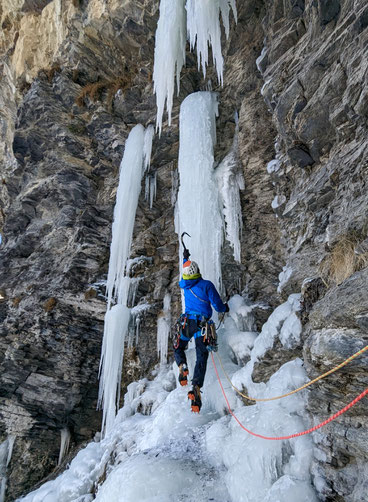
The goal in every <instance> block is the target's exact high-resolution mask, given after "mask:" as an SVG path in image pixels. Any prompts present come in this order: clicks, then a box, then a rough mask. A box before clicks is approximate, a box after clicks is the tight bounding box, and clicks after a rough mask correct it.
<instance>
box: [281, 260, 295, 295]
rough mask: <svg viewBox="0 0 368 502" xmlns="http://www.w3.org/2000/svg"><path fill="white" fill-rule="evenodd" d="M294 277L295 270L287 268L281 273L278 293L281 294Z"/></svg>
mask: <svg viewBox="0 0 368 502" xmlns="http://www.w3.org/2000/svg"><path fill="white" fill-rule="evenodd" d="M292 275H293V269H292V268H290V267H288V266H285V267H283V269H282V271H281V272H280V273H279V285H278V286H277V292H278V293H281V292H282V290H283V288H284V286H285V285H286V284H287V282H288V280H289V279H290V277H291V276H292Z"/></svg>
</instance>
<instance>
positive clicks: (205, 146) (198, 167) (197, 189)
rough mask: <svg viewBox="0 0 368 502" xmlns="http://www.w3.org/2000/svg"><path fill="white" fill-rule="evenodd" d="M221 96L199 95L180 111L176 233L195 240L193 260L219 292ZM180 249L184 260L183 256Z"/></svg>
mask: <svg viewBox="0 0 368 502" xmlns="http://www.w3.org/2000/svg"><path fill="white" fill-rule="evenodd" d="M217 109H218V105H217V96H216V94H214V93H211V92H207V91H206V92H196V93H194V94H191V95H189V96H188V97H187V98H185V100H184V101H183V103H182V105H181V108H180V138H179V176H180V186H179V193H178V200H177V206H176V222H175V223H176V231H177V233H178V235H179V236H180V235H181V234H182V232H188V233H189V234H190V235H191V236H192V239H190V242H189V244H188V246H189V247H190V252H191V259H193V260H194V261H196V262H197V263H198V265H199V268H200V270H201V273H202V275H203V276H204V277H205V278H206V279H208V280H210V281H212V282H213V283H214V284H215V286H216V287H217V288H219V287H220V284H221V264H220V253H221V246H222V241H223V220H222V216H221V210H220V203H219V196H218V189H217V184H216V180H215V177H214V157H213V149H214V145H215V144H216V116H217ZM182 251H183V250H182V248H180V256H182Z"/></svg>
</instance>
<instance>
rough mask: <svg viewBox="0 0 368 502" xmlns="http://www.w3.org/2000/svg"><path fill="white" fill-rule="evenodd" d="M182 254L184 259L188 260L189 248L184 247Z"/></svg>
mask: <svg viewBox="0 0 368 502" xmlns="http://www.w3.org/2000/svg"><path fill="white" fill-rule="evenodd" d="M183 256H184V260H189V256H190V253H189V249H184V253H183Z"/></svg>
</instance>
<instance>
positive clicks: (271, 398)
mask: <svg viewBox="0 0 368 502" xmlns="http://www.w3.org/2000/svg"><path fill="white" fill-rule="evenodd" d="M366 350H368V345H366V346H365V347H363V348H362V349H361V350H359V351H358V352H356V353H355V354H353V355H352V356H350V357H348V358H347V359H346V360H345V361H343V362H342V363H341V364H339V365H338V366H335V368H332V369H331V370H329V371H326V373H323V375H320V376H319V377H317V378H314V379H313V380H311V381H310V382H307V383H306V384H304V385H302V386H301V387H299V388H298V389H295V390H292V391H290V392H288V393H287V394H282V395H281V396H275V397H269V398H262V399H261V398H255V397H250V396H247V395H246V394H243V393H242V392H241V391H240V390H239V389H238V388H237V387H235V385H234V384H233V383H232V381H231V379H230V377H229V375H228V374H227V373H226V371H225V368H224V366H223V364H222V361H221V358H220V356H219V355H218V354H217V357H218V360H219V362H220V365H221V368H222V371H223V372H224V375H225V377H226V379H227V380H228V382H229V383H230V385H231V386H232V387H233V389H234V390H235V391H236V392H237V393H238V394H239V395H241V396H242V397H244V398H245V399H248V400H249V401H263V402H265V401H275V400H276V399H281V398H283V397H287V396H291V395H292V394H295V393H296V392H299V391H301V390H304V389H306V388H307V387H309V386H310V385H312V384H314V383H316V382H318V381H319V380H322V378H325V377H326V376H328V375H331V374H332V373H334V372H335V371H337V370H339V369H341V368H343V367H344V366H346V365H347V364H348V363H350V362H351V361H353V360H354V359H355V358H356V357H358V356H360V355H362V354H363V353H364V352H365V351H366Z"/></svg>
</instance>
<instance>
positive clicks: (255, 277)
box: [0, 0, 368, 502]
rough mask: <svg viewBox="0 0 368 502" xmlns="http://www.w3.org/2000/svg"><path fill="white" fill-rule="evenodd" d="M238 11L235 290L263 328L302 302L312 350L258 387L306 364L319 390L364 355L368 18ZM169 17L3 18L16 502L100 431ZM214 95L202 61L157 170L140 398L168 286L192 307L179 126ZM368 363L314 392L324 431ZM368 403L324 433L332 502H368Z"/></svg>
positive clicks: (130, 7) (148, 226)
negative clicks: (117, 296) (141, 135)
mask: <svg viewBox="0 0 368 502" xmlns="http://www.w3.org/2000/svg"><path fill="white" fill-rule="evenodd" d="M237 4H238V23H237V24H235V23H234V22H233V20H232V26H231V32H230V37H229V39H228V40H227V41H225V40H224V44H223V47H224V51H223V52H224V58H225V63H226V67H225V75H224V82H225V85H224V87H223V88H220V87H216V77H215V75H214V72H213V71H212V70H209V73H208V78H210V79H211V80H212V84H213V86H214V90H215V91H217V92H218V93H219V101H220V109H219V111H220V115H219V119H218V122H217V134H218V142H217V147H216V152H215V155H216V160H217V161H218V162H220V161H221V160H222V159H223V157H224V156H225V155H226V154H227V153H228V151H229V150H230V148H231V145H232V142H233V136H234V131H235V121H234V111H235V110H237V111H238V113H239V152H238V156H239V168H240V169H241V170H242V173H243V176H244V180H245V190H244V191H242V192H241V204H242V216H243V234H242V264H241V265H238V264H236V263H235V262H234V260H233V258H232V253H231V250H230V248H229V246H228V245H225V251H224V255H223V278H224V287H225V288H226V291H227V292H228V293H235V292H242V293H243V294H244V295H247V296H248V298H249V299H250V300H251V301H253V302H257V303H259V304H260V305H261V307H262V308H259V309H255V310H254V312H255V313H256V324H257V327H258V328H259V327H260V325H261V324H262V322H264V321H265V320H266V319H267V315H268V314H269V313H270V312H271V310H270V309H271V308H272V307H275V306H276V305H278V304H279V303H280V302H281V300H282V297H285V295H288V294H289V293H295V292H296V293H298V292H300V291H302V295H303V308H302V311H301V313H300V314H301V321H302V324H303V333H302V343H301V344H300V345H299V346H297V347H293V348H292V350H290V351H285V350H284V349H282V348H281V345H280V343H279V341H277V340H276V343H275V346H274V347H273V349H272V351H273V352H274V353H275V354H276V355H275V356H274V355H273V353H272V351H271V352H269V353H267V354H266V356H265V359H264V361H260V364H259V365H257V369H256V374H255V375H254V377H255V379H256V380H257V381H262V380H267V379H268V378H269V376H270V374H271V373H272V372H273V371H275V370H276V369H277V368H278V367H279V366H280V365H281V364H283V362H285V361H286V360H288V359H290V358H293V357H295V356H302V357H304V360H305V363H306V367H307V370H308V372H309V374H310V376H311V377H314V376H316V375H317V374H319V373H321V372H324V371H326V370H327V369H329V368H330V367H331V366H332V365H335V364H338V363H339V362H341V360H343V359H345V358H346V357H348V356H349V355H351V354H352V353H354V352H356V351H357V350H359V349H360V348H362V347H363V346H364V345H366V344H367V326H368V305H367V302H366V294H365V292H366V290H367V285H368V276H367V268H366V267H365V266H366V265H367V263H368V258H367V246H366V242H367V228H368V227H367V216H366V215H367V201H368V198H367V195H366V183H367V174H368V164H367V160H366V158H367V149H368V146H367V145H368V144H367V140H366V138H367V114H368V86H367V83H366V80H367V71H368V58H367V55H366V47H367V41H368V30H367V27H368V6H367V5H366V1H365V0H354V1H353V0H336V1H335V0H333V1H328V2H327V1H324V0H306V1H304V0H303V1H302V0H287V1H284V2H280V1H279V0H273V1H270V2H264V1H261V0H253V1H250V0H246V1H243V2H237ZM157 18H158V2H157V1H154V0H134V1H133V0H125V1H124V2H117V1H116V0H108V1H106V2H102V0H93V1H90V2H85V1H74V0H73V1H70V2H61V1H60V0H53V1H47V0H33V1H31V0H29V1H28V0H9V1H8V2H6V4H5V5H4V6H1V8H0V21H1V26H2V31H1V33H0V74H1V77H2V78H1V80H0V135H1V142H0V162H1V176H2V182H1V183H0V225H1V235H2V243H1V247H0V318H1V321H2V323H1V328H0V333H1V338H0V364H1V375H0V380H1V386H0V389H1V395H0V440H1V441H3V440H5V439H6V438H7V437H9V436H15V438H16V439H15V443H14V452H13V457H12V460H11V463H10V464H9V467H8V472H7V476H8V490H7V499H8V500H14V499H15V498H16V497H17V496H19V495H20V494H22V493H25V492H27V491H28V490H30V489H31V488H32V487H34V486H35V484H36V483H38V482H39V481H40V480H41V479H43V478H44V477H45V476H47V475H49V474H50V473H52V471H53V469H54V468H55V466H56V464H57V461H58V455H59V447H60V434H61V430H63V429H64V428H65V427H66V428H68V429H69V431H70V432H71V435H72V443H73V446H74V447H75V448H78V446H80V445H81V444H82V443H83V442H85V441H87V440H89V439H90V438H91V437H93V435H94V434H95V433H96V432H97V431H98V430H99V428H100V416H99V413H98V412H96V411H95V410H96V400H97V392H98V381H97V375H98V365H99V356H100V347H101V338H102V332H103V316H104V313H105V309H106V304H105V299H104V286H103V281H104V280H106V274H107V266H108V259H109V245H110V238H111V230H110V229H111V222H112V213H113V206H114V199H115V193H116V187H117V179H118V170H119V164H120V160H121V157H122V154H123V151H124V142H125V139H126V137H127V135H128V133H129V131H130V129H131V128H132V127H133V126H134V125H135V124H136V123H142V124H143V125H145V126H147V125H149V124H151V123H154V122H155V114H156V109H155V99H154V96H153V95H152V82H151V75H152V69H153V52H154V34H155V30H156V24H157ZM262 49H263V50H262ZM257 58H258V59H257ZM256 60H257V65H256ZM206 84H207V81H204V80H203V78H202V76H201V75H200V74H199V73H198V71H197V62H196V59H195V57H194V56H193V55H192V54H189V53H188V54H187V65H186V68H185V70H184V71H183V72H182V77H181V91H180V95H179V97H178V98H176V99H175V106H174V110H173V126H172V127H171V128H168V127H167V124H164V128H163V133H162V135H161V137H160V138H159V137H155V139H154V144H153V157H152V163H151V169H150V172H149V173H148V175H149V176H157V198H156V200H155V201H154V203H153V207H152V208H150V207H149V203H148V201H146V200H145V197H144V190H143V191H142V195H141V198H140V201H139V206H138V210H137V217H136V225H135V231H134V241H133V248H132V257H141V259H140V260H138V261H137V262H136V263H135V265H134V267H133V268H132V270H131V275H132V277H134V278H135V279H136V280H135V285H136V291H135V295H134V298H133V297H132V306H138V307H139V305H145V304H149V308H148V309H146V310H144V311H140V310H139V309H136V316H135V324H136V325H137V324H139V331H140V334H139V338H138V342H137V343H136V344H135V345H134V346H133V347H132V348H131V349H129V350H127V351H126V357H125V361H124V375H123V387H125V386H126V385H127V384H128V383H129V382H130V381H132V380H135V379H137V378H139V377H142V376H147V375H148V374H149V371H150V370H151V369H152V368H153V366H154V365H155V364H156V362H157V355H156V329H157V316H158V315H159V313H160V311H161V309H162V307H163V298H164V296H165V293H166V292H170V294H171V297H172V310H173V312H172V313H173V316H172V317H173V320H175V317H176V316H177V314H178V313H179V310H180V301H179V300H180V299H179V291H178V288H177V277H178V270H177V240H178V239H177V235H176V234H175V231H174V203H175V195H176V192H175V190H176V187H177V169H176V168H177V165H176V164H177V155H178V137H179V136H178V128H177V125H178V113H179V106H180V103H181V101H182V100H183V99H184V98H185V97H186V96H187V95H188V94H189V93H191V92H194V91H198V90H201V89H203V88H205V86H206ZM271 161H272V162H271ZM267 166H268V167H267ZM266 167H267V168H266ZM142 185H144V181H143V182H142ZM271 204H272V205H271ZM283 266H284V271H283V274H282V275H281V277H280V279H281V282H280V284H279V287H277V286H278V282H279V281H278V275H279V273H280V272H281V270H282V268H283ZM336 271H338V273H337V272H336ZM306 279H308V281H306ZM139 312H140V313H139ZM173 322H174V321H173ZM133 329H135V326H133V325H132V330H133ZM366 361H367V356H364V357H362V358H360V359H357V360H356V361H355V362H354V363H351V364H350V365H349V366H347V367H346V368H344V370H342V371H341V372H339V373H338V374H336V375H334V376H331V377H329V378H328V379H326V380H323V381H322V382H321V383H320V384H318V387H315V388H312V389H311V390H310V392H309V411H310V413H311V417H312V418H313V420H314V421H315V422H316V423H317V422H319V421H321V420H323V419H324V418H326V417H327V416H329V415H330V414H331V413H332V412H334V411H336V410H338V409H339V408H341V407H343V406H344V405H345V404H347V402H349V401H350V400H352V399H353V398H354V397H355V396H356V395H358V394H359V393H360V392H361V391H362V390H363V389H364V388H365V387H366V386H367V376H366V372H365V367H366ZM262 363H263V364H264V366H262ZM365 401H366V400H365ZM365 401H364V400H363V401H361V402H360V404H359V405H358V406H357V407H355V408H354V410H351V411H350V412H349V414H348V415H344V416H342V417H340V419H339V421H336V422H334V423H333V424H331V425H330V426H329V429H328V430H327V429H326V430H325V429H321V430H320V431H319V433H318V434H315V435H314V440H315V443H316V449H315V460H314V463H313V475H314V480H315V486H316V489H317V491H318V493H319V494H320V497H321V500H326V501H334V502H335V501H336V502H337V501H347V502H361V501H362V500H364V496H365V494H366V493H367V486H366V485H365V483H366V481H365V480H366V479H367V456H368V448H367V438H366V437H365V434H366V433H365V432H364V431H365V430H366V428H367V419H366V414H367V404H366V402H365Z"/></svg>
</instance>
